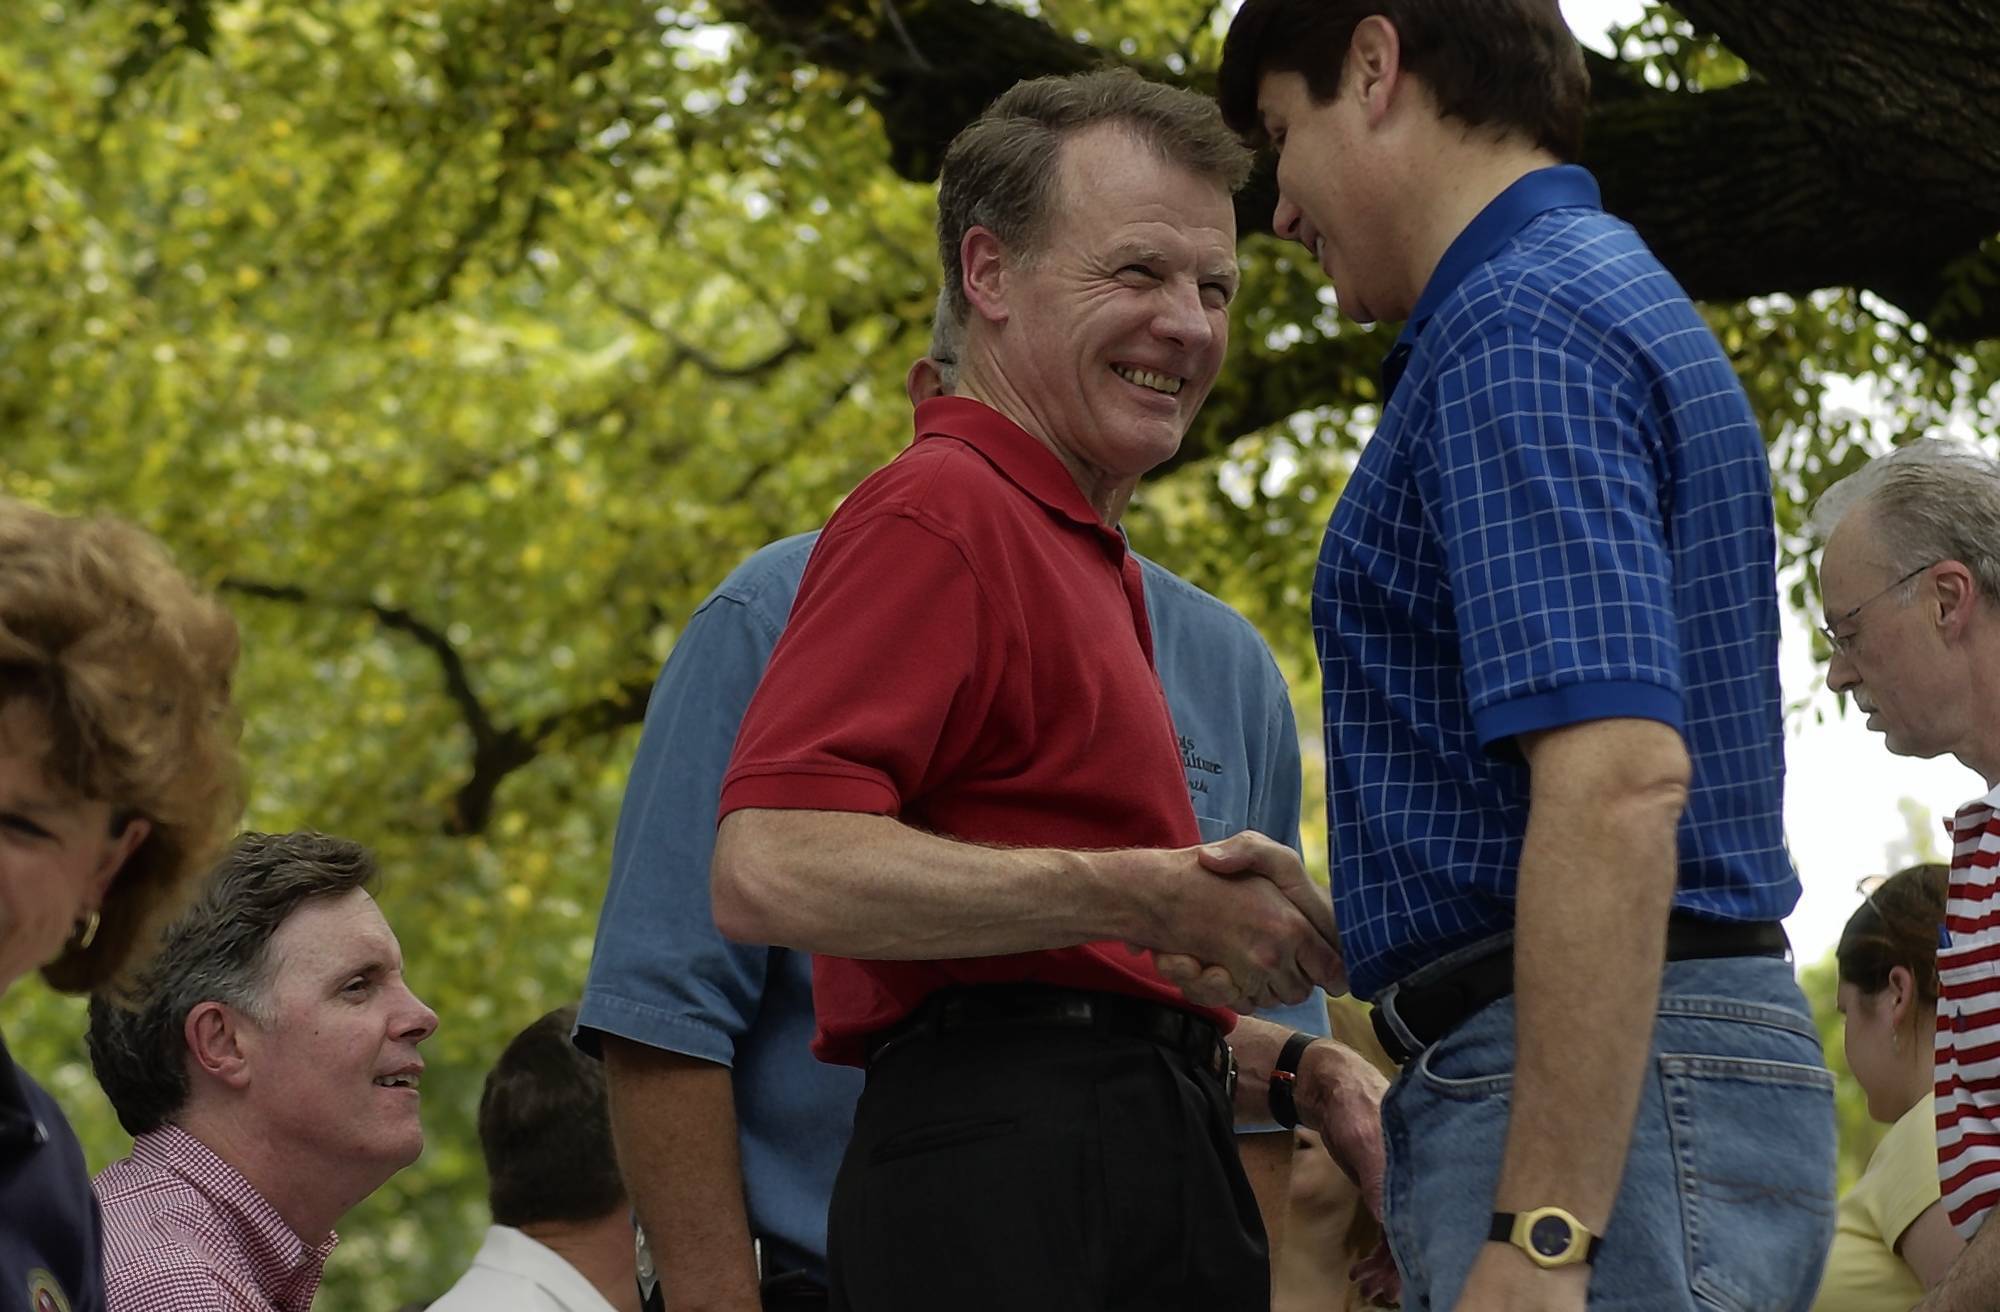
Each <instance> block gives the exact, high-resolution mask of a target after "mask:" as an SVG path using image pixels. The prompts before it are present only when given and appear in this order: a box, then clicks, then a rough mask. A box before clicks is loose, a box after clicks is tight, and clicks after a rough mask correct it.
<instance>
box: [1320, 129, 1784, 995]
mask: <svg viewBox="0 0 2000 1312" xmlns="http://www.w3.org/2000/svg"><path fill="white" fill-rule="evenodd" d="M1384 370H1385V375H1386V382H1387V383H1388V386H1389V388H1390V391H1391V395H1390V401H1389V405H1388V407H1387V409H1386V410H1385V411H1384V412H1383V415H1382V422H1381V424H1380V426H1379V427H1378V428H1377V429H1376V432H1375V435H1374V437H1373V438H1372V439H1371V440H1370V441H1369V442H1368V444H1367V445H1366V447H1364V448H1363V450H1362V453H1361V458H1360V461H1359V463H1358V464H1357V466H1356V468H1355V472H1354V476H1353V478H1352V479H1351V480H1350V481H1349V483H1348V485H1347V489H1346V491H1345V492H1344V493H1343V494H1342V496H1341V498H1340V503H1339V505H1338V506H1336V507H1335V509H1334V512H1333V517H1332V520H1331V521H1330V522H1329V523H1328V525H1327V531H1326V539H1325V542H1324V544H1323V545H1322V547H1321V550H1320V560H1319V568H1318V570H1317V572H1316V574H1315V576H1314V580H1313V630H1314V636H1315V638H1316V640H1317V644H1318V648H1319V656H1320V666H1321V671H1322V673H1323V675H1324V678H1325V687H1326V752H1327V762H1328V769H1327V806H1328V812H1329V819H1330V821H1331V824H1330V829H1331V841H1332V846H1333V854H1332V855H1333V865H1332V869H1333V889H1334V905H1335V911H1336V913H1337V915H1338V917H1339V920H1340V930H1341V941H1342V944H1343V946H1344V947H1345V949H1346V953H1347V961H1348V966H1349V970H1350V972H1351V976H1352V979H1353V984H1354V989H1355V992H1356V993H1357V994H1359V995H1360V996H1362V997H1369V996H1372V995H1373V994H1374V993H1376V992H1377V991H1378V990H1380V989H1381V988H1383V987H1384V986H1385V985H1387V984H1389V983H1391V982H1393V981H1394V980H1397V979H1400V978H1402V977H1403V976H1405V975H1407V974H1409V973H1410V972H1411V971H1413V970H1415V969H1417V968H1418V967H1420V966H1423V965H1425V964H1426V963H1428V962H1430V961H1432V960H1435V959H1436V958H1437V957H1440V956H1442V955H1443V954H1445V953H1446V952H1449V951H1451V950H1452V949H1454V948H1457V947H1460V946H1463V945H1464V944H1467V943H1470V942H1473V941H1475V940H1478V939H1481V938H1484V937H1487V936H1489V935H1491V934H1494V933H1497V932H1499V931H1501V930H1505V929H1507V928H1509V927H1511V925H1512V924H1513V918H1514V909H1513V902H1514V886H1515V885H1514V881H1515V870H1516V867H1517V865H1518V864H1519V861H1520V855H1521V842H1522V837H1523V835H1524V834H1525V832H1526V829H1527V821H1528V769H1527V766H1526V764H1525V762H1524V761H1523V759H1522V758H1521V756H1520V753H1519V751H1518V750H1517V749H1516V748H1515V747H1514V745H1513V744H1512V742H1511V739H1512V738H1513V736H1514V735H1515V734H1519V733H1524V732H1528V731H1531V730H1536V729H1548V728H1554V727H1557V726H1560V725H1565V724H1573V723H1578V722H1581V721H1585V720H1593V719H1604V718H1609V717H1614V716H1620V717H1622V716H1633V717H1640V718H1645V719H1652V720H1658V721H1661V722H1663V723H1665V724H1670V725H1672V726H1674V727H1675V728H1676V729H1678V730H1680V731H1681V733H1682V735H1683V736H1684V738H1685V739H1686V741H1687V746H1688V754H1689V756H1690V757H1691V758H1692V760H1693V769H1694V775H1693V782H1692V786H1691V789H1690V794H1689V800H1688V808H1687V812H1686V814H1685V815H1684V816H1683V817H1682V820H1681V825H1680V835H1679V861H1680V872H1679V889H1678V891H1677V893H1676V895H1675V899H1674V902H1675V905H1676V907H1678V908H1681V909H1684V910H1686V911H1690V912H1694V913H1696V914H1698V915H1703V916H1708V917H1712V918H1717V919H1725V920H1775V919H1778V918H1780V917H1782V916H1783V915H1785V914H1786V913H1787V912H1789V911H1790V910H1791V909H1792V906H1793V904H1794V903H1795V902H1796V901H1797V900H1798V893H1799V883H1798V877H1797V875H1796V874H1795V873H1794V872H1793V870H1792V865H1791V861H1790V858H1789V857H1788V855H1787V853H1786V851H1785V845H1784V833H1783V828H1782V801H1783V792H1784V769H1785V762H1784V745H1783V741H1782V724H1781V719H1780V717H1781V714H1782V711H1781V705H1782V703H1781V695H1780V691H1779V685H1778V597H1777V583H1776V576H1775V560H1776V553H1777V541H1776V533H1775V530H1774V527H1773V524H1772V502H1771V478H1770V467H1769V465H1768V463H1767V456H1766V454H1765V448H1764V442H1763V438H1762V436H1761V435H1760V434H1759V432H1758V429H1757V424H1756V420H1755V418H1754V417H1753V416H1752V414H1751V412H1750V406H1749V402H1748V401H1747V400H1746V399H1745V397H1744V395H1743V389H1742V388H1741V387H1740V386H1739V385H1738V384H1737V381H1736V377H1735V375H1734V373H1732V372H1731V370H1730V367H1729V364H1728V361H1727V360H1725V359H1724V358H1723V355H1722V351H1721V349H1720V348H1719V347H1718V346H1717V344H1716V341H1715V338H1714V337H1713V335H1712V334H1710V332H1709V331H1708V328H1707V326H1706V325H1705V324H1704V323H1703V322H1702V321H1701V319H1700V318H1699V317H1698V316H1697V315H1696V313H1695V311H1694V308H1693V307H1692V306H1691V305H1690V304H1689V303H1688V300H1687V296H1686V294H1685V293H1683V292H1682V291H1681V289H1680V287H1679V285H1678V284H1676V283H1675V282H1674V280H1673V279H1672V277H1670V276H1669V275H1668V274H1667V272H1666V270H1665V269H1663V268H1662V267H1661V266H1660V264H1659V261H1658V260H1656V259H1655V258H1654V257H1653V254H1652V252H1651V251H1649V250H1648V249H1647V248H1646V246H1645V243H1643V242H1642V241H1640V240H1639V237H1638V235H1637V234H1636V233H1634V232H1633V231H1632V229H1631V228H1630V227H1629V226H1628V225H1626V224H1625V223H1623V222H1621V221H1619V220H1617V219H1615V218H1612V217H1611V216H1609V215H1607V214H1605V213H1604V211H1603V210H1602V209H1601V208H1600V206H1599V201H1598V191H1597V183H1596V181H1595V180H1594V179H1593V178H1592V177H1591V176H1590V174H1588V173H1586V172H1585V171H1584V170H1582V169H1580V168H1575V167H1562V168H1551V169H1544V170H1541V171H1539V172H1536V173H1531V174H1529V175H1528V176H1526V177H1524V178H1522V179H1521V180H1520V181H1519V182H1517V183H1515V184H1514V185H1513V186H1511V187H1509V188H1508V189H1507V190H1506V191H1505V192H1503V193H1501V195H1500V196H1498V197H1497V198H1495V200H1494V201H1493V203H1492V204H1491V205H1489V206H1487V208H1486V209H1485V210H1484V211H1482V212H1481V213H1480V215H1479V216H1478V218H1476V219H1474V220H1473V222H1472V223H1471V224H1470V225H1469V226H1468V227H1467V228H1466V229H1465V231H1464V232H1463V233H1461V234H1460V235H1459V237H1458V239H1457V241H1455V242H1454V243H1453V244H1452V246H1451V248H1450V249H1449V250H1448V251H1447V252H1446V253H1445V256H1444V259H1443V260H1442V261H1441V262H1440V263H1439V265H1438V268H1437V272H1436V273H1435V274H1433V275H1432V277H1431V280H1430V282H1429V283H1428V284H1427V285H1426V286H1425V288H1424V293H1423V295H1422V297H1420V298H1419V299H1418V302H1417V307H1416V311H1415V313H1414V314H1412V315H1411V317H1410V321H1409V323H1408V324H1407V325H1406V326H1405V327H1404V330H1403V335H1402V336H1401V337H1400V338H1399V339H1398V341H1397V344H1396V346H1395V348H1394V349H1393V350H1392V351H1391V353H1390V356H1389V358H1388V360H1387V361H1386V362H1385V364H1384ZM1604 877H1605V878H1606V879H1616V878H1618V877H1619V871H1617V870H1615V869H1611V870H1606V871H1605V872H1604Z"/></svg>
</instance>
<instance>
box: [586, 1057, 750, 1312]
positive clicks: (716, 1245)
mask: <svg viewBox="0 0 2000 1312" xmlns="http://www.w3.org/2000/svg"><path fill="white" fill-rule="evenodd" d="M603 1042H604V1061H605V1067H606V1070H605V1073H606V1076H607V1083H608V1086H609V1091H610V1101H611V1129H612V1137H613V1139H614V1140H615V1142H616V1145H617V1151H618V1168H619V1172H620V1174H622V1175H623V1177H624V1180H625V1189H626V1192H627V1193H628V1194H630V1195H631V1199H632V1206H633V1210H634V1211H636V1212H637V1213H638V1214H639V1222H640V1224H641V1225H643V1226H644V1227H645V1229H646V1242H647V1244H648V1245H649V1246H650V1247H651V1249H652V1252H653V1264H654V1267H655V1269H656V1270H657V1271H658V1272H659V1276H660V1284H661V1287H662V1289H663V1290H664V1291H665V1293H666V1304H667V1306H668V1307H670V1308H672V1309H673V1310H674V1312H757V1309H758V1308H759V1306H760V1303H759V1300H758V1294H757V1269H756V1264H755V1261H754V1258H753V1256H752V1252H751V1246H750V1223H749V1218H748V1214H747V1212H746V1211H745V1208H744V1202H743V1169H742V1165H741V1162H740V1160H739V1158H738V1155H737V1147H736V1099H735V1090H734V1084H733V1078H734V1077H733V1074H732V1072H731V1071H730V1070H729V1068H728V1067H726V1066H718V1065H716V1064H715V1063H714V1062H707V1061H702V1060H700V1059H699V1058H695V1057H685V1056H682V1055H680V1054H679V1053H672V1052H663V1051H661V1050H659V1049H657V1048H650V1047H647V1046H645V1045H644V1044H638V1043H633V1042H631V1041H630V1040H627V1039H620V1038H615V1037H613V1036H610V1035H606V1036H605V1037H604V1041H603Z"/></svg>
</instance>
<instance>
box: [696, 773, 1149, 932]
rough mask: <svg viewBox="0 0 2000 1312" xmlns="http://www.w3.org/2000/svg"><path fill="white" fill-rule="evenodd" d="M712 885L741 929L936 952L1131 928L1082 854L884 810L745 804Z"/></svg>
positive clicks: (733, 821)
mask: <svg viewBox="0 0 2000 1312" xmlns="http://www.w3.org/2000/svg"><path fill="white" fill-rule="evenodd" d="M710 891H711V893H712V895H713V901H714V907H715V920H716V924H718V925H719V926H721V928H722V931H723V932H724V933H725V934H728V935H729V936H730V937H731V938H736V939H740V940H744V941H764V942H770V943H775V944H778V945H780V946H783V947H789V948H796V949H799V950H802V951H809V952H824V953H830V954H832V955H835V956H843V957H855V958H860V959H863V960H870V959H884V960H905V961H918V960H932V959H937V958H944V957H970V956H991V955H998V954H1001V953H1008V952H1030V951H1036V950H1039V949H1042V948H1052V947H1070V946H1074V945H1075V944H1078V943H1088V942H1091V941H1092V940H1094V939H1099V938H1114V937H1121V938H1122V937H1130V936H1131V933H1130V931H1132V930H1134V929H1136V922H1134V921H1132V920H1131V918H1130V913H1131V911H1132V907H1131V906H1130V905H1128V903H1129V901H1130V899H1125V898H1121V897H1120V896H1119V893H1118V890H1117V889H1115V888H1114V887H1111V886H1109V884H1108V881H1107V880H1106V879H1105V878H1104V876H1103V872H1102V868H1101V867H1100V865H1099V864H1098V863H1095V862H1091V861H1088V860H1085V859H1084V854H1081V853H1070V852H1057V851H1050V850H1047V849H1041V848H997V847H982V846H979V845H976V844H972V843H962V842H957V841H955V840H952V839H948V838H941V837H939V836H937V835H935V834H928V833H924V832H923V831H921V830H918V829H914V828H912V827H910V826H909V825H906V824H903V823H902V822H901V821H899V820H897V819H895V818H893V817H890V816H882V815H865V814H853V813H844V812H835V811H757V810H751V811H736V812H733V813H731V814H730V815H728V816H727V817H725V818H724V819H723V821H722V825H721V827H720V828H719V829H718V830H717V832H716V839H715V859H714V863H713V865H712V867H711V877H710Z"/></svg>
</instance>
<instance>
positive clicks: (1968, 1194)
mask: <svg viewBox="0 0 2000 1312" xmlns="http://www.w3.org/2000/svg"><path fill="white" fill-rule="evenodd" d="M1813 527H1814V530H1815V531H1816V533H1817V535H1818V536H1819V537H1820V538H1821V540H1823V541H1824V542H1825V544H1826V548H1825V551H1824V552H1823V554H1822V555H1821V558H1820V595H1821V599H1822V600H1823V601H1824V602H1825V603H1826V616H1827V620H1826V624H1825V626H1824V627H1823V628H1822V629H1821V632H1822V633H1823V634H1824V635H1825V636H1826V640H1827V644H1828V645H1829V646H1830V647H1831V648H1832V652H1833V658H1832V661H1831V663H1830V664H1829V665H1828V666H1827V676H1826V681H1827V686H1828V687H1830V688H1832V689H1833V690H1834V691H1835V692H1839V693H1846V694H1849V695H1851V696H1852V697H1853V698H1854V701H1855V704H1856V705H1857V706H1859V707H1860V708H1861V709H1862V711H1863V712H1864V713H1866V714H1867V716H1868V727H1869V728H1870V729H1872V730H1874V731H1875V732H1877V733H1879V734H1881V735H1882V738H1883V742H1884V744H1885V745H1886V746H1887V747H1888V748H1889V750H1890V751H1892V752H1894V753H1896V754H1897V755H1899V756H1922V757H1931V756H1942V755H1945V754H1947V753H1948V754H1950V755H1951V756H1954V757H1956V758H1957V759H1958V760H1959V761H1960V762H1961V763H1963V764H1964V765H1966V766H1968V767H1970V768H1971V769H1973V770H1976V771H1978V772H1979V775H1980V777H1981V778H1982V779H1984V780H1985V781H1986V786H1987V788H1988V789H1990V790H1991V791H1989V792H1988V793H1987V794H1986V795H1985V796H1984V797H1980V798H1977V799H1975V800H1973V801H1971V802H1968V803H1967V804H1966V805H1964V806H1963V807H1960V808H1959V810H1958V813H1957V815H1956V816H1954V817H1953V818H1952V820H1951V821H1950V823H1949V825H1948V826H1947V827H1948V828H1949V830H1950V832H1951V835H1952V859H1951V883H1950V889H1949V893H1948V895H1947V899H1946V903H1945V923H1944V924H1943V925H1941V926H1939V929H1938V979H1939V984H1940V988H1939V997H1938V1022H1937V1044H1936V1055H1937V1077H1936V1088H1937V1117H1938V1141H1937V1142H1938V1181H1939V1188H1940V1192H1941V1194H1942V1196H1943V1200H1944V1204H1945V1210H1946V1212H1947V1214H1948V1215H1949V1216H1950V1218H1951V1223H1952V1227H1953V1228H1954V1229H1955V1230H1957V1231H1958V1233H1959V1234H1960V1235H1962V1236H1964V1237H1965V1238H1966V1239H1967V1240H1969V1241H1970V1242H1969V1244H1968V1246H1967V1247H1966V1249H1965V1251H1964V1252H1963V1253H1962V1254H1961V1255H1960V1256H1959V1258H1958V1260H1957V1261H1956V1262H1955V1263H1954V1264H1953V1265H1952V1269H1951V1273H1950V1274H1949V1275H1948V1276H1946V1277H1945V1279H1944V1281H1943V1283H1941V1284H1939V1285H1938V1286H1937V1287H1936V1288H1935V1289H1933V1290H1932V1291H1931V1292H1930V1295H1929V1297H1927V1298H1926V1299H1925V1300H1924V1302H1923V1303H1922V1304H1921V1305H1920V1306H1921V1307H1922V1308H1924V1309H1929V1310H1930V1312H1940V1310H1941V1309H1970V1308H1985V1307H1990V1306H1992V1305H1993V1304H1992V1295H1991V1291H1992V1290H1993V1288H1994V1287H1995V1282H1996V1281H2000V1224H1995V1225H1986V1224H1984V1222H1985V1221H1986V1218H1987V1216H1988V1214H1989V1213H1991V1212H1992V1210H1993V1207H1994V1204H1995V1203H1996V1202H2000V969H1996V965H2000V462H1996V461H1994V460H1993V459H1991V458H1989V457H1987V456H1985V455H1982V454H1981V453H1979V452H1977V451H1975V450H1973V449H1971V448H1970V447H1967V446H1964V445H1962V444H1960V443H1957V442H1951V441H1945V440H1935V439H1933V440H1925V441H1919V442H1913V443H1911V444H1910V445H1908V446H1905V447H1902V448H1900V449H1898V450H1896V451H1895V452H1893V453H1891V454H1890V455H1887V456H1884V457H1882V458H1881V459H1879V460H1876V461H1874V462H1872V463H1870V464H1868V465H1866V466H1864V467H1863V468H1862V470H1861V471H1860V472H1859V473H1857V474H1855V475H1853V476H1852V477H1850V478H1848V479H1846V480H1844V481H1842V482H1841V483H1839V484H1838V485H1836V486H1835V487H1834V488H1832V489H1831V490H1830V491H1828V492H1827V494H1826V495H1825V496H1824V497H1822V498H1821V500H1820V503H1819V505H1818V506H1817V507H1815V508H1814V511H1813Z"/></svg>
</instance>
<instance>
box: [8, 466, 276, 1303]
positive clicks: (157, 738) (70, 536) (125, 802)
mask: <svg viewBox="0 0 2000 1312" xmlns="http://www.w3.org/2000/svg"><path fill="white" fill-rule="evenodd" d="M235 665H236V626H235V623H234V622H233V621H232V620H231V619H230V618H229V614H228V612H226V611H225V610H223V609H222V607H221V606H220V605H218V604H217V603H216V602H215V601H214V600H213V599H211V598H209V597H207V596H205V595H203V594H202V593H201V592H199V591H198V590H197V589H196V588H195V586H194V585H193V584H192V583H190V582H189V581H188V579H187V578H186V576H184V575H183V574H182V573H181V572H180V571H179V570H177V569H176V568H175V567H174V565H173V563H172V562H171V561H170V560H169V559H168V558H167V555H166V552H165V551H164V550H163V549H162V548H161V547H160V545H159V543H157V542H156V541H154V540H153V539H152V538H151V537H149V536H147V535H146V534H145V533H143V532H141V531H140V530H138V529H136V528H134V527H132V526H131V525H129V524H125V523H121V522H119V521H117V520H113V519H77V518H69V517H65V516H60V515H54V514H50V513H48V512H46V511H42V510H37V509H35V508H33V507H31V506H28V505H25V504H23V503H21V502H18V501H14V500H11V499H9V498H5V497H0V991H4V990H5V989H7V988H9V987H11V986H12V985H13V983H14V982H15V981H16V980H18V979H20V978H21V977H22V976H24V975H26V974H27V973H28V972H30V971H32V970H35V969H37V968H40V970H41V972H42V974H43V976H44V977H45V978H46V979H47V980H48V981H49V983H50V984H52V985H53V986H55V987H56V988H58V989H62V990H64V991H67V992H76V993H82V992H88V991H91V990H93V989H102V988H114V989H115V988H117V987H118V986H119V985H120V984H121V983H122V982H123V981H124V980H125V979H126V978H127V977H128V974H129V972H130V970H131V969H132V968H133V967H135V966H136V965H138V964H140V962H139V958H140V957H142V956H143V955H144V951H145V950H146V949H147V948H149V946H150V944H151V942H152V940H153V936H154V931H155V929H156V928H157V926H158V924H159V922H160V921H161V919H162V918H163V917H164V916H166V915H168V914H170V913H171V912H172V911H173V910H175V909H176V907H177V906H178V903H179V901H180V898H181V895H182V893H183V890H184V889H186V888H187V887H188V886H189V885H190V884H191V883H192V882H193V881H194V879H195V877H197V876H198V875H199V874H200V872H201V871H203V870H204V869H205V868H206V867H207V865H208V864H209V862H210V860H211V859H212V858H213V857H214V855H215V853H216V852H217V850H218V849H219V848H220V846H221V844H222V843H223V841H224V840H225V839H226V838H227V836H228V834H229V833H230V831H231V830H232V829H233V828H234V827H235V822H236V818H237V816H238V814H239V812H240V809H241V806H240V803H241V799H240V793H239V772H238V767H237V759H236V737H237V720H236V715H235V711H234V709H233V707H232V705H231V703H230V692H229V685H230V676H231V674H232V672H233V670H234V669H235ZM102 1299H103V1293H102V1278H101V1275H100V1272H99V1264H98V1222H97V1212H96V1209H95V1207H94V1205H93V1204H92V1202H91V1199H90V1180H89V1176H88V1175H87V1174H86V1173H85V1170H84V1163H83V1153H82V1150H81V1148H80V1147H79V1146H78V1144H77V1141H76V1136H75V1135H74V1134H73V1133H72V1132H71V1130H70V1128H69V1126H68V1124H67V1122H65V1121H64V1119H63V1116H62V1113H61V1112H60V1111H59V1110H58V1109H57V1107H56V1104H55V1103H54V1101H53V1100H52V1099H50V1097H49V1096H48V1094H47V1093H45V1092H44V1091H43V1090H42V1089H41V1087H40V1086H39V1085H37V1084H36V1083H35V1082H34V1081H33V1080H32V1079H30V1078H29V1077H28V1075H27V1073H26V1072H24V1071H22V1070H21V1069H20V1067H19V1066H18V1065H16V1064H15V1062H14V1060H13V1058H12V1056H11V1055H10V1054H8V1052H7V1050H6V1047H5V1043H4V1040H0V1307H28V1308H35V1309H42V1308H65V1309H72V1310H73V1312H86V1309H90V1310H92V1312H94V1310H95V1309H98V1308H101V1307H102Z"/></svg>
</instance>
